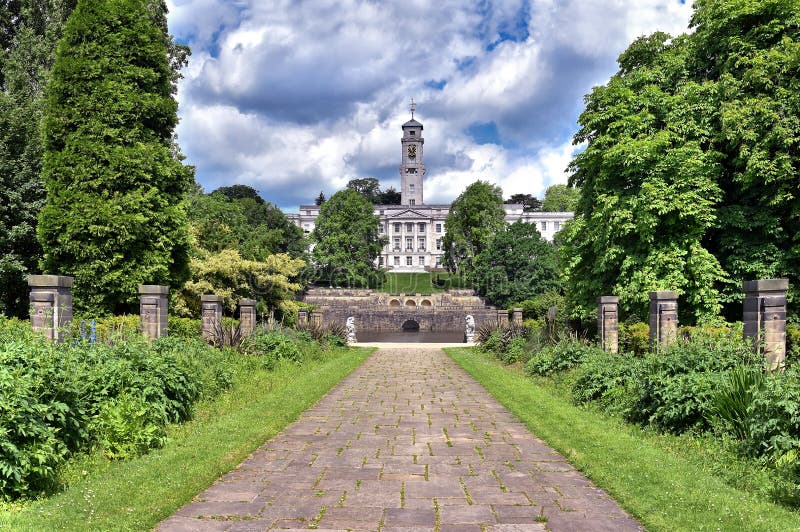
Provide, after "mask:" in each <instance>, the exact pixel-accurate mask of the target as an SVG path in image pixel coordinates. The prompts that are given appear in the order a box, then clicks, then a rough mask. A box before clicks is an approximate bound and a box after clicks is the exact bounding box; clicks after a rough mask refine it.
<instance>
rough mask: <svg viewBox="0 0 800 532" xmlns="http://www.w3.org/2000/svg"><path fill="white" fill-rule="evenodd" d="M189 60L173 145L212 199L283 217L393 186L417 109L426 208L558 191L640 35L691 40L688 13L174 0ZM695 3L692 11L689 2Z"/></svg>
mask: <svg viewBox="0 0 800 532" xmlns="http://www.w3.org/2000/svg"><path fill="white" fill-rule="evenodd" d="M167 3H168V5H169V8H170V16H169V22H170V30H171V32H172V33H174V34H175V35H176V37H177V39H178V40H179V41H180V42H183V43H186V44H189V45H190V46H191V48H192V57H191V62H190V65H189V67H188V68H187V69H186V70H185V72H184V75H185V78H184V80H183V81H182V83H181V86H180V90H179V95H178V99H179V102H180V116H181V124H180V126H179V128H178V138H179V142H180V144H181V147H182V149H183V151H184V152H185V153H186V155H187V156H188V162H189V163H190V164H193V165H195V166H196V168H197V180H198V181H199V182H200V183H201V184H202V185H203V187H204V188H205V189H206V190H207V191H211V190H213V189H215V188H217V187H219V186H223V185H230V184H235V183H241V184H247V185H250V186H252V187H254V188H256V189H257V190H259V192H261V194H262V195H263V196H264V198H265V199H267V200H269V201H272V202H273V203H275V204H277V205H279V206H280V207H282V208H284V209H286V210H287V211H296V209H297V206H298V205H299V204H301V203H310V202H312V201H313V199H314V198H315V197H316V196H317V195H318V194H319V191H320V190H323V191H324V192H325V194H326V196H330V195H331V194H333V193H334V192H336V191H337V190H339V189H341V188H342V187H344V185H345V184H346V183H347V181H348V180H350V179H353V178H357V177H377V178H379V179H380V180H381V184H382V186H383V187H384V188H385V187H388V186H394V187H396V188H397V187H398V185H399V172H398V165H399V162H400V140H399V139H400V135H401V130H400V126H401V124H402V123H403V122H405V121H406V120H408V119H409V111H408V105H409V100H410V98H412V97H413V98H414V100H415V101H416V102H417V113H416V118H417V119H418V120H420V121H421V122H422V123H423V124H424V127H425V130H424V138H425V163H426V166H427V170H428V174H427V178H426V181H425V201H426V203H439V202H441V203H445V202H450V201H452V200H453V199H454V198H455V197H456V196H457V195H458V194H460V193H461V191H463V189H464V188H465V187H466V186H467V185H468V184H469V183H471V182H473V181H475V180H476V179H483V180H490V181H492V182H495V183H497V184H499V185H500V186H501V187H502V188H503V191H504V193H505V195H506V196H509V195H511V194H514V193H532V194H535V195H537V196H539V197H541V195H542V193H543V192H544V189H545V188H547V186H549V185H550V184H553V183H565V182H566V180H567V174H565V168H566V166H567V164H568V163H569V161H570V159H571V156H572V154H573V153H574V151H575V150H576V149H579V147H577V148H576V147H575V146H573V145H572V141H571V138H572V135H573V134H574V132H575V130H576V128H577V126H576V120H577V118H578V115H579V114H580V112H581V110H582V107H583V96H584V95H585V94H586V93H587V92H589V90H590V89H591V87H592V86H594V85H598V84H602V83H605V81H607V79H608V77H609V76H610V75H612V74H613V73H614V72H615V71H616V63H615V60H616V58H617V56H618V55H619V54H620V52H622V51H623V50H624V49H625V48H626V47H627V45H628V44H629V43H630V42H631V41H632V40H633V39H635V38H636V37H638V36H640V35H644V34H649V33H652V32H653V31H656V30H661V31H666V32H668V33H671V34H673V35H675V34H678V33H681V32H684V31H686V30H687V24H688V20H689V16H690V14H691V6H689V5H686V3H685V2H682V1H681V0H592V1H586V0H528V1H522V0H519V1H517V0H498V1H488V0H482V1H467V0H404V1H402V2H401V1H388V0H385V1H379V0H372V1H362V0H330V1H329V0H309V1H300V0H168V2H167ZM690 3H691V2H690Z"/></svg>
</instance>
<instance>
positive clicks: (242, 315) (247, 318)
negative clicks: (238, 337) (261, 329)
mask: <svg viewBox="0 0 800 532" xmlns="http://www.w3.org/2000/svg"><path fill="white" fill-rule="evenodd" d="M239 328H240V329H241V330H242V335H244V336H250V335H251V334H253V331H254V330H255V329H256V300H255V299H240V300H239Z"/></svg>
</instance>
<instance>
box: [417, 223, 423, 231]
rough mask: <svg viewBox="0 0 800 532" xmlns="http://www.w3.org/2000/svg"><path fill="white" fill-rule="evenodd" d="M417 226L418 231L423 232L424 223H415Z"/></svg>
mask: <svg viewBox="0 0 800 532" xmlns="http://www.w3.org/2000/svg"><path fill="white" fill-rule="evenodd" d="M417 227H418V228H419V232H420V233H424V232H425V223H419V224H417Z"/></svg>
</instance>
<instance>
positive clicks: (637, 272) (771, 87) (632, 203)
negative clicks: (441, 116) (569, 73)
mask: <svg viewBox="0 0 800 532" xmlns="http://www.w3.org/2000/svg"><path fill="white" fill-rule="evenodd" d="M798 7H800V6H798V3H797V2H796V0H783V1H775V0H758V1H752V0H706V1H702V2H697V3H696V4H695V12H694V15H693V18H692V26H693V29H694V31H693V33H691V34H689V35H681V36H679V37H676V38H674V39H672V38H670V36H668V35H666V34H663V33H655V34H653V35H651V36H648V37H641V38H639V39H637V40H636V41H634V42H633V43H632V44H631V45H630V47H629V48H628V49H627V50H626V51H625V52H624V53H623V54H622V55H620V57H619V60H618V62H619V66H620V69H619V71H618V72H617V74H615V75H614V76H613V77H612V78H611V80H610V81H609V82H608V83H607V84H606V85H604V86H601V87H596V88H595V89H594V90H593V91H592V93H591V94H590V95H589V96H587V98H586V109H585V111H584V112H583V114H582V115H581V118H580V123H581V130H580V131H579V132H578V134H577V135H576V136H575V141H576V143H577V142H586V143H587V149H586V150H585V151H584V152H583V153H581V154H579V155H577V156H576V157H575V159H574V160H573V162H572V165H571V169H572V171H573V172H574V173H573V175H572V177H571V181H570V182H571V184H574V185H577V186H580V187H581V198H580V201H579V204H578V207H577V209H576V211H577V215H576V218H575V220H574V222H573V223H570V224H568V226H567V229H566V235H565V244H564V246H563V247H562V251H563V257H564V260H565V264H566V266H565V270H566V276H567V278H568V284H569V285H570V286H571V287H573V289H572V290H571V291H570V294H569V295H570V299H571V302H572V303H573V304H574V305H575V308H576V313H577V314H581V315H588V314H590V313H591V311H592V308H593V307H594V298H596V297H597V295H599V294H610V293H614V294H616V295H619V296H620V305H621V310H622V312H623V313H624V314H632V315H635V316H638V317H639V318H644V316H645V307H646V303H647V301H646V297H647V296H646V293H647V292H648V291H650V290H655V289H676V290H678V291H679V292H680V293H681V298H682V299H681V307H680V308H681V314H682V316H681V319H682V321H683V322H684V323H689V322H692V323H694V322H702V321H705V320H708V319H713V318H715V317H716V316H717V314H718V311H719V309H720V305H721V304H722V303H726V304H727V305H726V307H725V308H726V311H727V313H728V316H729V317H734V316H736V315H738V313H739V312H741V310H740V309H741V307H740V306H739V305H738V304H734V303H736V302H738V301H741V297H742V295H741V285H740V281H741V280H742V279H757V278H775V277H789V278H790V280H791V281H792V283H791V285H792V287H793V288H792V290H793V291H795V290H797V287H798V286H800V283H798V282H797V280H798V272H800V267H798V264H800V263H798V260H799V259H800V252H798V246H800V240H798V236H797V235H798V227H800V220H798V216H800V214H798V213H800V208H798V202H800V196H798V195H797V194H796V192H795V191H796V190H798V189H800V181H799V180H800V151H799V150H798V143H800V137H798V135H797V134H796V132H797V131H800V113H799V112H798V109H800V104H799V102H800V96H798V91H797V90H796V88H797V86H798V79H800V78H798V70H797V68H795V67H794V66H791V65H796V57H797V54H798V50H800V42H798V41H799V40H800V14H799V13H800V9H798ZM795 298H796V296H794V293H793V294H792V295H790V300H793V299H795Z"/></svg>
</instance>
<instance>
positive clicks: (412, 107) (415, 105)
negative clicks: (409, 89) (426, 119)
mask: <svg viewBox="0 0 800 532" xmlns="http://www.w3.org/2000/svg"><path fill="white" fill-rule="evenodd" d="M416 110H417V104H416V103H414V98H411V120H414V111H416Z"/></svg>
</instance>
